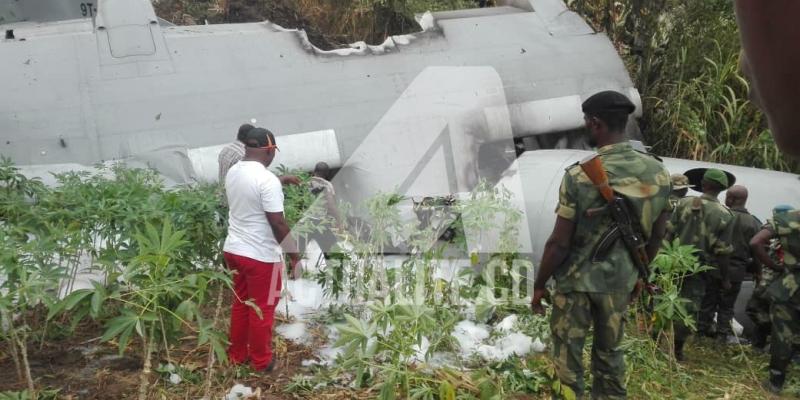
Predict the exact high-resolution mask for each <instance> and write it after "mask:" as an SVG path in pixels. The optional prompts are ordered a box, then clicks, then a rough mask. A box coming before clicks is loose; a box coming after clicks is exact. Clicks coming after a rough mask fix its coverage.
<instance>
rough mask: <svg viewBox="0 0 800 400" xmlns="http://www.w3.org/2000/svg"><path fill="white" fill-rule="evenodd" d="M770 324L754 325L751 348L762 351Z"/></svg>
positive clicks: (765, 344)
mask: <svg viewBox="0 0 800 400" xmlns="http://www.w3.org/2000/svg"><path fill="white" fill-rule="evenodd" d="M769 332H770V326H769V325H767V324H762V325H758V326H756V329H755V332H754V333H753V343H752V345H753V348H755V349H756V350H758V351H762V352H763V351H764V348H765V347H767V337H768V336H769Z"/></svg>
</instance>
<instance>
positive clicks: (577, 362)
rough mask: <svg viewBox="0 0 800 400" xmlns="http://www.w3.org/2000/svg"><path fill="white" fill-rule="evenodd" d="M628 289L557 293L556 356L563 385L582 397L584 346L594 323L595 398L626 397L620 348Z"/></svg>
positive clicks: (552, 319)
mask: <svg viewBox="0 0 800 400" xmlns="http://www.w3.org/2000/svg"><path fill="white" fill-rule="evenodd" d="M629 301H630V294H628V293H584V292H570V293H556V294H555V295H554V296H553V313H552V315H551V317H550V329H551V332H552V341H553V349H552V351H553V360H554V363H555V367H556V373H557V374H558V378H559V379H560V380H561V384H562V385H566V386H569V387H570V388H571V389H572V390H573V391H574V392H575V394H576V396H577V398H581V397H582V396H583V392H584V380H583V346H584V343H585V341H586V336H587V335H588V334H589V328H590V327H591V326H592V325H594V338H593V341H592V358H591V360H592V363H591V371H592V376H593V378H594V381H593V382H592V398H593V399H624V398H625V397H626V394H627V393H626V391H625V383H624V380H625V360H624V357H623V351H622V350H621V349H620V343H621V342H622V336H623V334H624V330H623V324H624V318H625V311H626V310H627V307H628V303H629Z"/></svg>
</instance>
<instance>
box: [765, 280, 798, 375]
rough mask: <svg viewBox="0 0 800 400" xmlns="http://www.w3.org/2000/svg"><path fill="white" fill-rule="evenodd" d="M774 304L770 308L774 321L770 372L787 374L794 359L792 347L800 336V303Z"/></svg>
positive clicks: (794, 301) (792, 301)
mask: <svg viewBox="0 0 800 400" xmlns="http://www.w3.org/2000/svg"><path fill="white" fill-rule="evenodd" d="M794 297H795V298H793V299H792V300H790V301H786V302H779V303H773V304H772V306H771V307H770V317H771V319H772V341H771V344H770V360H769V368H770V370H776V371H780V372H783V373H785V372H786V368H787V367H788V366H789V362H790V361H791V359H792V353H793V352H792V347H793V344H794V342H795V339H796V338H797V336H798V335H800V301H797V299H796V297H797V296H794Z"/></svg>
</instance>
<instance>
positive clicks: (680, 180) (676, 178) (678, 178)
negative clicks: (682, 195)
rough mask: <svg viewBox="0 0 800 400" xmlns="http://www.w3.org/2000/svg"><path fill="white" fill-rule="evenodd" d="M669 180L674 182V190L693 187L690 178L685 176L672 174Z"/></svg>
mask: <svg viewBox="0 0 800 400" xmlns="http://www.w3.org/2000/svg"><path fill="white" fill-rule="evenodd" d="M669 178H670V180H671V181H672V190H681V189H688V188H690V187H692V184H691V183H689V178H688V177H687V176H686V175H684V174H672V175H670V177H669Z"/></svg>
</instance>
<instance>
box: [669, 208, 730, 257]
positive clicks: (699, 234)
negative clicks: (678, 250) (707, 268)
mask: <svg viewBox="0 0 800 400" xmlns="http://www.w3.org/2000/svg"><path fill="white" fill-rule="evenodd" d="M671 222H672V226H673V232H672V234H673V237H674V238H678V239H679V240H680V242H681V244H691V245H694V247H696V248H697V249H698V250H699V253H698V254H697V255H698V257H699V258H700V260H701V262H704V263H709V264H711V265H712V266H713V264H714V257H715V256H724V255H730V254H731V253H732V252H733V247H732V246H731V237H732V229H733V214H731V212H730V210H728V208H727V207H725V206H724V205H722V204H720V202H719V200H717V199H716V198H714V197H712V196H708V195H705V194H704V195H702V196H700V197H684V198H682V199H680V201H678V205H677V206H676V207H675V212H674V213H673V214H672V221H671Z"/></svg>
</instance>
